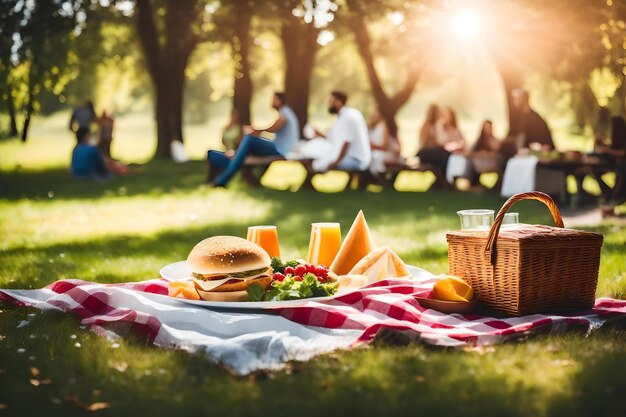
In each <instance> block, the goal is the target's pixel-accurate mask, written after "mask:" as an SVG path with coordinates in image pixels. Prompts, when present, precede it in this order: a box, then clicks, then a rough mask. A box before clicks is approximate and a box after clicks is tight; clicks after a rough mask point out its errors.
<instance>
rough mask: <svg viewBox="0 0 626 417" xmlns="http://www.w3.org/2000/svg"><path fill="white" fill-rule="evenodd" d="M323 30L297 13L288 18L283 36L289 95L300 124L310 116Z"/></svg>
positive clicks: (286, 89) (286, 87)
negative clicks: (318, 41) (314, 76)
mask: <svg viewBox="0 0 626 417" xmlns="http://www.w3.org/2000/svg"><path fill="white" fill-rule="evenodd" d="M318 34H319V29H318V28H316V27H315V26H314V25H313V24H306V23H305V22H303V21H302V20H301V19H300V18H296V17H294V16H291V15H290V16H289V17H285V18H284V19H283V24H282V26H281V31H280V37H281V40H282V43H283V53H284V55H285V96H286V97H287V102H288V104H289V106H290V107H291V108H292V109H293V111H294V113H295V114H296V116H297V117H298V122H299V123H300V130H302V129H303V128H304V125H306V124H307V122H308V119H309V96H310V87H311V75H312V72H313V66H314V63H315V55H316V54H317V51H318V50H319V45H318V43H317V35H318Z"/></svg>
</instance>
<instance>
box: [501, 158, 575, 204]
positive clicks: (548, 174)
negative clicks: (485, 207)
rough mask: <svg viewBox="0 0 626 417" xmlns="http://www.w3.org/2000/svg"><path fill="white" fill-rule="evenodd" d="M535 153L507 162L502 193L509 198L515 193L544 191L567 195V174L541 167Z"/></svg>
mask: <svg viewBox="0 0 626 417" xmlns="http://www.w3.org/2000/svg"><path fill="white" fill-rule="evenodd" d="M538 164H539V158H537V157H536V156H534V155H528V156H515V157H513V158H511V159H509V161H508V162H507V164H506V169H505V170H504V176H503V178H502V189H501V191H500V195H501V196H502V197H505V198H508V197H511V196H513V195H515V194H519V193H526V192H530V191H542V192H544V193H548V194H551V195H559V196H561V197H563V196H565V174H563V173H562V172H559V171H555V170H551V169H546V168H541V167H539V166H538Z"/></svg>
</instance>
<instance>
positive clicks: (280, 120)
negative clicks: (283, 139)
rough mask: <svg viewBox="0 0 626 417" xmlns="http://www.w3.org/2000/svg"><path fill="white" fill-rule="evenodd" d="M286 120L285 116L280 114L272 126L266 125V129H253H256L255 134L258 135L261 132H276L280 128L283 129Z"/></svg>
mask: <svg viewBox="0 0 626 417" xmlns="http://www.w3.org/2000/svg"><path fill="white" fill-rule="evenodd" d="M286 122H287V120H286V119H285V116H283V115H282V114H279V115H278V119H276V121H275V122H274V123H273V124H272V125H271V126H270V127H266V128H265V129H253V130H254V132H253V134H255V135H258V134H259V133H262V132H269V133H276V132H278V131H279V130H280V129H282V128H283V126H285V123H286Z"/></svg>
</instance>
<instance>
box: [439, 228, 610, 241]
mask: <svg viewBox="0 0 626 417" xmlns="http://www.w3.org/2000/svg"><path fill="white" fill-rule="evenodd" d="M488 235H489V231H488V230H457V231H453V232H448V234H447V235H446V237H447V239H448V241H450V240H451V239H459V238H474V239H475V238H484V239H487V236H488ZM602 238H603V236H602V235H601V234H599V233H594V232H588V231H586V230H576V229H565V228H561V227H552V226H544V225H534V224H518V225H516V226H514V227H511V228H501V229H500V234H499V237H498V240H508V241H526V240H532V241H535V240H549V239H567V240H579V239H580V240H582V239H585V240H595V239H598V240H602Z"/></svg>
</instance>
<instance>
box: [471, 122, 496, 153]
mask: <svg viewBox="0 0 626 417" xmlns="http://www.w3.org/2000/svg"><path fill="white" fill-rule="evenodd" d="M499 149H500V141H499V140H498V138H496V137H495V136H494V135H493V123H492V122H491V120H485V121H484V122H483V127H482V129H481V130H480V136H479V137H478V140H476V143H474V146H473V147H472V154H473V155H478V154H489V155H491V154H493V153H497V152H498V150H499Z"/></svg>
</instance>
